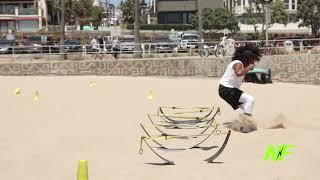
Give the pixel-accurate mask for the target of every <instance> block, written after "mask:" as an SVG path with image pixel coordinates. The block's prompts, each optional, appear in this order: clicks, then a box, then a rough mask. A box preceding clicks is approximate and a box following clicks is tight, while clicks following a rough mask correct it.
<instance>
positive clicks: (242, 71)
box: [233, 63, 255, 76]
mask: <svg viewBox="0 0 320 180" xmlns="http://www.w3.org/2000/svg"><path fill="white" fill-rule="evenodd" d="M254 66H255V64H249V65H248V66H247V67H245V68H243V66H242V64H240V63H236V64H235V65H233V69H234V72H235V73H236V75H237V76H244V75H245V74H247V72H248V71H250V70H253V68H254Z"/></svg>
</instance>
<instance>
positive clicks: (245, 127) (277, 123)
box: [223, 114, 288, 133]
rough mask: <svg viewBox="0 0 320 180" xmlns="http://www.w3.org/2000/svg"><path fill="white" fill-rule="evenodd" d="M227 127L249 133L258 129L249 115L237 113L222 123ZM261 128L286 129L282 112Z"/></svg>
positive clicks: (285, 121) (286, 124)
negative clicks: (237, 114) (231, 119)
mask: <svg viewBox="0 0 320 180" xmlns="http://www.w3.org/2000/svg"><path fill="white" fill-rule="evenodd" d="M223 124H224V125H226V127H228V128H229V129H232V130H234V131H238V132H242V133H249V132H252V131H255V130H257V129H258V126H257V123H256V121H255V120H254V118H253V117H251V116H246V115H244V114H239V117H238V118H237V119H235V120H234V121H231V122H226V123H223ZM263 128H265V129H286V128H288V122H287V120H286V117H285V116H284V115H283V114H279V115H278V116H276V118H275V119H273V120H272V121H270V122H268V124H266V125H265V126H264V127H263Z"/></svg>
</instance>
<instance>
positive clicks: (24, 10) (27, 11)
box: [18, 8, 38, 15]
mask: <svg viewBox="0 0 320 180" xmlns="http://www.w3.org/2000/svg"><path fill="white" fill-rule="evenodd" d="M18 15H38V9H36V8H22V9H21V8H19V10H18Z"/></svg>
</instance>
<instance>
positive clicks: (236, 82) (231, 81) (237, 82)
mask: <svg viewBox="0 0 320 180" xmlns="http://www.w3.org/2000/svg"><path fill="white" fill-rule="evenodd" d="M237 63H240V64H241V65H242V67H243V64H242V62H241V61H239V60H234V61H232V62H231V63H230V64H228V66H227V69H226V71H225V72H224V74H223V76H222V78H221V79H220V84H221V85H223V86H225V87H229V88H238V89H240V86H241V84H242V81H243V78H244V76H237V74H236V72H235V71H234V69H233V66H234V65H235V64H237Z"/></svg>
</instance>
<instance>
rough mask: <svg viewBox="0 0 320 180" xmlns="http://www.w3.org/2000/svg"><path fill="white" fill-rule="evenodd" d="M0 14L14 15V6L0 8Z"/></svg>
mask: <svg viewBox="0 0 320 180" xmlns="http://www.w3.org/2000/svg"><path fill="white" fill-rule="evenodd" d="M0 15H15V11H14V8H10V9H0Z"/></svg>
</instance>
